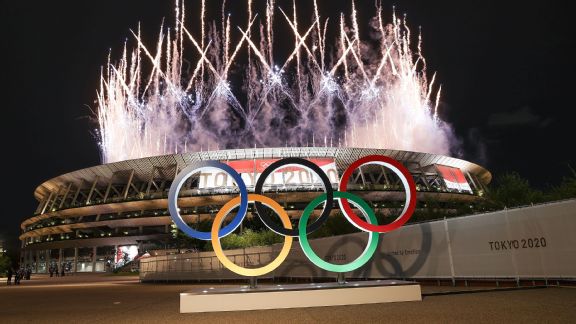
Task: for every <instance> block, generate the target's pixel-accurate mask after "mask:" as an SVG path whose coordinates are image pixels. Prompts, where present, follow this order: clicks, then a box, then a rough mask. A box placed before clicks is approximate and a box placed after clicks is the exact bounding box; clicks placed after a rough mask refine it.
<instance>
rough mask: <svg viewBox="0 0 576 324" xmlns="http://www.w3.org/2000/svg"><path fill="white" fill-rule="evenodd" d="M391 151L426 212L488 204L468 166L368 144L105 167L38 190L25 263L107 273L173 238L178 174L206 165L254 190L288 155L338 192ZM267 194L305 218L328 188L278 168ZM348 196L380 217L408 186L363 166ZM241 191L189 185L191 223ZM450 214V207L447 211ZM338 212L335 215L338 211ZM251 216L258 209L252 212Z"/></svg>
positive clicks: (479, 178) (213, 175)
mask: <svg viewBox="0 0 576 324" xmlns="http://www.w3.org/2000/svg"><path fill="white" fill-rule="evenodd" d="M368 155H385V156H389V157H391V158H394V159H396V160H398V161H400V162H401V163H402V164H403V165H404V166H405V167H406V168H408V170H409V171H410V173H411V174H412V176H413V178H414V181H415V183H416V186H417V191H418V206H417V208H419V207H420V208H421V207H422V206H425V204H426V203H427V202H431V201H434V202H439V203H453V202H470V203H474V202H478V201H481V200H483V198H482V195H483V193H484V192H485V191H486V185H487V184H488V183H489V182H490V181H491V178H492V175H491V174H490V172H489V171H487V170H486V169H484V168H483V167H481V166H479V165H477V164H474V163H471V162H467V161H464V160H460V159H456V158H452V157H447V156H443V155H435V154H428V153H418V152H408V151H396V150H382V149H363V148H331V147H327V148H318V147H303V148H258V149H236V150H220V151H207V152H198V153H182V154H173V155H166V156H156V157H148V158H142V159H136V160H129V161H122V162H116V163H110V164H105V165H99V166H95V167H91V168H86V169H82V170H78V171H74V172H70V173H67V174H64V175H61V176H58V177H56V178H53V179H51V180H48V181H46V182H44V183H42V184H41V185H40V186H38V187H37V188H36V190H35V193H34V194H35V197H36V199H37V200H38V201H39V205H38V208H37V209H36V211H35V213H34V215H33V216H32V217H29V218H26V219H25V220H24V221H23V222H22V223H21V230H22V234H21V236H20V240H21V247H22V251H21V252H22V253H21V262H22V264H24V265H26V266H29V267H31V268H32V271H34V272H39V273H45V272H48V271H49V269H50V268H59V269H62V268H64V269H65V270H66V271H68V272H93V271H95V272H103V271H110V270H112V269H113V268H114V267H116V266H119V265H121V264H123V263H124V262H127V261H129V260H131V259H133V258H134V257H135V256H137V255H139V254H140V255H141V254H142V253H144V252H145V251H150V250H155V249H164V248H167V247H170V246H171V244H172V243H173V242H174V239H173V236H172V231H173V226H172V220H171V218H170V214H169V212H168V192H169V189H170V185H171V184H172V181H173V180H174V178H175V176H176V175H177V174H178V173H179V172H180V171H181V170H182V169H184V168H185V167H187V166H188V165H190V164H192V163H194V162H196V161H203V160H217V161H222V162H224V163H227V164H229V165H230V166H231V167H233V168H234V169H235V170H236V171H238V172H239V173H240V174H241V175H242V178H243V179H244V180H245V183H246V185H247V188H248V191H249V192H253V191H254V182H255V181H254V179H257V177H258V174H259V173H260V172H261V171H262V170H263V169H264V168H265V167H266V166H268V165H269V164H270V163H272V162H273V161H275V160H277V159H281V158H286V157H300V158H305V159H309V160H311V161H312V162H314V163H315V164H317V165H318V166H320V167H321V168H322V170H323V171H325V173H326V174H327V175H328V178H329V179H330V180H331V182H332V183H333V184H332V185H333V187H334V188H335V189H336V183H337V182H338V181H339V177H340V176H341V175H342V172H343V171H344V170H345V169H346V168H347V167H348V166H349V165H350V164H351V163H352V162H354V161H356V160H357V159H359V158H361V157H364V156H368ZM268 178H269V181H268V180H267V182H266V185H265V187H264V189H265V190H264V191H265V192H266V194H267V195H268V196H270V197H272V198H273V199H274V200H276V201H277V202H279V203H280V204H282V205H283V207H284V208H285V209H286V211H287V212H288V214H289V215H290V217H292V218H298V217H299V216H300V215H301V213H302V210H303V209H304V208H305V206H306V205H307V204H308V202H310V201H311V200H312V199H314V197H316V196H317V195H318V194H319V192H320V191H322V186H321V185H320V184H318V183H313V181H310V179H314V177H313V176H311V174H310V173H309V172H308V171H305V170H295V171H294V170H293V171H287V170H282V169H280V170H277V171H276V172H274V173H273V174H272V175H271V176H269V177H268ZM348 191H350V192H353V193H354V194H357V195H358V196H360V197H362V198H363V199H364V200H365V201H367V202H369V203H370V204H371V205H372V206H373V207H374V209H375V210H376V211H377V212H380V213H384V214H386V212H387V211H390V210H392V209H397V208H399V207H400V204H401V203H402V202H403V199H404V188H403V187H402V184H401V182H400V180H399V179H398V178H397V177H396V176H395V175H394V174H393V172H390V171H389V170H386V169H385V168H383V167H380V166H364V167H362V168H361V169H359V170H357V171H356V173H355V174H354V175H353V176H352V177H351V180H350V182H349V184H348ZM237 195H238V190H237V188H236V187H235V186H234V185H233V183H232V182H231V180H229V179H228V178H227V177H226V175H224V174H222V173H219V172H218V171H213V170H211V169H203V170H202V171H201V173H199V174H197V176H194V177H192V178H191V179H189V180H188V181H187V182H186V183H185V184H184V186H183V187H182V190H181V191H180V195H179V197H180V198H179V202H178V205H179V207H180V213H181V214H182V215H183V218H184V219H185V220H186V221H187V222H188V223H191V224H194V223H195V222H199V221H202V220H207V219H213V218H214V216H215V214H216V212H217V211H218V210H219V208H220V207H221V206H222V205H224V204H225V203H226V202H228V201H229V200H230V199H232V198H234V197H236V196H237ZM446 208H448V207H446ZM336 212H337V209H334V210H333V214H334V213H336ZM249 215H250V213H249Z"/></svg>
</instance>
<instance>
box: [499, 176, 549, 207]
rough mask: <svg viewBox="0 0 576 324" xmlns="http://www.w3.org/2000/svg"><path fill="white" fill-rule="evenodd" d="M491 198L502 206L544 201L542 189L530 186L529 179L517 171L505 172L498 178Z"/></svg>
mask: <svg viewBox="0 0 576 324" xmlns="http://www.w3.org/2000/svg"><path fill="white" fill-rule="evenodd" d="M495 182H496V186H495V187H494V188H493V189H492V191H491V192H490V194H489V199H491V200H492V201H493V202H494V203H496V204H498V205H500V206H501V207H516V206H524V205H530V204H532V203H538V202H542V201H544V195H543V194H542V192H541V191H539V190H536V189H534V188H532V187H531V186H530V183H529V182H528V180H526V179H524V178H522V177H521V176H520V175H519V174H518V173H516V172H510V173H505V174H503V175H501V176H500V177H498V178H497V179H496V181H495Z"/></svg>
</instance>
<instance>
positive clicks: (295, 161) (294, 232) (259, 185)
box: [254, 157, 334, 237]
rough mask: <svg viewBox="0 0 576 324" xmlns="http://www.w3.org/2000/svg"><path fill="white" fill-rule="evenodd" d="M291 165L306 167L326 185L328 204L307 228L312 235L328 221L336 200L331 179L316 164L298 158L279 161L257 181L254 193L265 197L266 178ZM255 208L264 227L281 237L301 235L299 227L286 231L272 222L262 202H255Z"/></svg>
mask: <svg viewBox="0 0 576 324" xmlns="http://www.w3.org/2000/svg"><path fill="white" fill-rule="evenodd" d="M291 164H296V165H300V166H304V167H305V168H306V169H308V170H310V171H312V172H314V173H316V174H317V175H318V176H319V177H320V180H322V183H323V185H324V190H325V191H326V203H325V204H324V209H323V210H322V214H321V215H320V217H319V218H318V219H317V220H316V221H314V222H313V223H312V224H310V225H309V226H307V227H306V234H310V233H312V232H314V231H316V230H317V229H319V228H320V226H322V225H323V224H324V223H325V222H326V221H327V220H328V216H330V212H331V211H332V205H333V203H334V201H333V200H334V190H333V189H332V184H331V183H330V179H328V176H327V175H326V173H325V172H324V171H323V170H322V169H321V168H320V167H319V166H318V165H316V164H315V163H313V162H311V161H308V160H305V159H301V158H296V157H290V158H285V159H282V160H278V161H276V162H274V163H272V164H270V165H269V166H268V167H267V168H266V169H265V170H264V171H263V172H262V174H260V177H259V178H258V181H256V186H255V187H254V193H255V194H258V195H263V193H262V187H263V186H264V182H265V181H266V178H268V176H269V175H270V174H271V173H272V172H273V171H275V170H276V169H278V168H280V167H282V166H285V165H291ZM311 180H312V179H311ZM254 206H255V207H256V211H257V213H258V217H260V219H261V220H262V222H263V223H264V225H266V226H268V228H270V229H271V230H272V231H274V232H276V233H278V234H280V235H284V236H293V237H297V236H299V235H300V231H299V230H298V227H296V228H294V229H286V228H284V227H282V226H281V225H277V224H276V223H274V222H272V219H271V218H270V215H269V214H268V212H267V210H266V209H265V208H264V205H262V203H261V202H258V201H255V202H254Z"/></svg>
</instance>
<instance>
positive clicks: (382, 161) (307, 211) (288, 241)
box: [168, 155, 416, 277]
mask: <svg viewBox="0 0 576 324" xmlns="http://www.w3.org/2000/svg"><path fill="white" fill-rule="evenodd" d="M368 164H376V165H380V166H383V167H386V168H388V169H390V170H392V171H393V172H394V173H395V174H396V175H397V176H398V177H399V178H400V181H401V182H402V184H403V186H404V191H405V194H406V195H405V197H406V198H405V202H404V208H403V210H402V212H401V213H400V215H399V216H398V217H397V218H396V219H395V220H394V221H393V222H391V223H390V224H383V225H379V224H378V221H377V219H376V215H375V214H374V211H373V210H372V209H371V208H370V206H369V205H368V203H366V202H365V201H364V200H362V198H360V197H358V196H356V195H354V194H352V193H349V192H347V191H346V189H347V185H348V180H349V179H350V176H352V173H353V172H354V170H356V169H358V168H360V167H362V166H365V165H368ZM288 166H297V167H300V168H304V169H306V170H308V171H310V172H313V173H315V174H316V175H317V176H318V178H319V180H320V182H321V183H322V185H323V187H324V193H323V194H321V195H320V196H318V197H316V198H315V199H314V200H312V201H311V202H310V203H309V204H308V205H307V206H306V208H304V211H303V213H302V216H301V217H300V220H299V222H298V227H297V228H292V224H291V223H290V218H289V217H288V214H287V213H286V211H285V210H284V208H283V207H282V206H281V205H280V204H278V203H277V202H276V201H274V200H272V199H271V198H268V197H266V196H264V195H263V187H264V182H265V181H266V179H267V177H268V176H269V175H270V174H272V173H273V172H274V171H276V170H278V169H280V168H285V167H288ZM206 167H210V168H217V169H221V170H222V171H224V172H226V173H228V174H229V175H230V176H231V177H232V179H233V180H234V182H236V185H237V186H238V189H239V191H240V195H239V197H236V198H234V199H232V200H230V201H229V202H227V203H226V204H225V205H224V206H223V207H222V208H221V209H220V210H219V211H218V213H217V214H216V217H215V219H214V222H213V223H212V228H211V231H210V232H201V231H197V230H194V229H192V228H191V227H190V226H188V224H186V222H185V221H184V219H183V218H182V215H181V214H180V210H179V208H178V193H179V192H180V189H181V188H182V185H184V183H185V182H186V180H188V179H189V178H190V177H191V176H192V175H193V174H194V173H196V172H197V171H198V170H200V169H202V168H206ZM334 199H337V200H338V204H339V207H340V209H341V211H342V213H343V214H344V216H345V217H346V218H347V219H348V221H350V223H352V224H353V225H354V226H356V227H357V228H358V229H360V230H362V231H364V232H368V233H369V238H368V243H367V246H366V248H365V249H364V251H363V252H362V254H361V255H360V256H359V257H358V258H356V259H355V260H354V261H352V262H349V263H346V264H333V263H330V262H327V261H325V260H323V259H322V258H321V257H319V256H318V255H317V254H316V253H315V252H314V251H313V250H312V247H311V246H310V242H309V241H308V234H310V233H312V232H314V231H316V230H317V229H319V228H320V226H322V225H323V224H324V223H325V222H326V220H327V219H328V217H329V215H330V212H331V211H332V208H333V201H334ZM249 202H253V203H254V206H255V208H256V211H257V214H258V217H260V219H261V220H262V222H263V223H264V225H266V226H267V227H268V228H269V229H270V230H272V231H273V232H275V233H277V234H280V235H283V236H284V237H285V240H284V244H283V246H282V249H281V251H280V253H279V254H278V256H277V257H276V259H274V260H273V261H272V262H270V263H269V264H267V265H266V266H263V267H260V268H244V267H240V266H238V265H237V264H235V263H234V262H232V261H230V260H229V259H228V258H227V257H226V255H225V254H224V251H223V250H222V246H221V244H220V239H221V238H222V237H225V236H227V235H228V234H230V233H232V232H234V230H236V228H238V226H240V224H241V223H242V221H243V220H244V218H245V217H246V214H247V210H248V203H249ZM322 203H323V204H324V206H323V208H322V213H321V215H320V217H319V218H318V219H316V221H314V222H313V223H312V224H310V225H308V220H309V219H310V216H311V215H312V213H313V212H314V210H315V209H316V207H317V206H319V205H320V204H322ZM350 203H352V204H353V205H354V206H355V207H356V208H357V209H358V210H360V211H361V212H362V216H363V218H364V219H365V220H363V219H362V218H361V217H359V216H358V215H356V214H355V213H354V211H353V210H352V208H351V206H350ZM238 206H239V208H238V211H237V212H236V215H235V216H234V218H233V219H232V221H231V222H230V223H229V224H228V225H226V226H225V227H224V228H221V227H222V223H223V221H224V219H225V218H226V216H227V215H228V214H229V213H230V212H231V211H232V210H233V209H234V208H236V207H238ZM264 206H266V207H268V208H270V209H272V211H273V212H275V213H276V214H277V215H278V216H279V217H280V220H281V221H282V226H279V225H277V224H275V223H274V222H272V220H271V218H270V215H269V214H268V213H267V211H266V210H265V209H264ZM415 209H416V184H415V183H414V179H413V178H412V176H411V175H410V172H409V171H408V170H407V169H406V168H405V167H404V166H403V165H402V164H401V163H400V162H398V161H396V160H394V159H392V158H390V157H387V156H382V155H369V156H366V157H363V158H361V159H359V160H357V161H355V162H354V163H352V164H351V165H350V166H349V167H348V168H347V169H346V170H345V171H344V173H343V174H342V177H341V179H340V183H339V185H338V191H334V190H333V189H332V184H331V183H330V180H329V179H328V176H327V175H326V174H325V173H324V171H322V169H320V167H318V166H317V165H316V164H314V163H313V162H311V161H308V160H305V159H301V158H294V157H291V158H285V159H281V160H278V161H276V162H274V163H272V164H271V165H269V166H268V167H267V168H266V169H265V170H264V171H263V172H262V174H260V177H259V178H258V180H257V181H256V184H255V186H254V194H248V190H247V189H246V184H245V183H244V181H243V180H242V177H241V176H240V174H239V173H238V172H236V170H234V169H233V168H232V167H230V166H229V165H227V164H225V163H222V162H218V161H200V162H195V163H193V164H192V165H190V166H188V167H187V168H185V169H184V170H182V171H181V172H180V173H179V174H178V175H177V176H176V179H174V182H173V183H172V185H171V186H170V192H169V194H168V210H169V211H170V217H171V218H172V220H173V221H174V223H175V224H176V226H177V227H178V228H179V229H180V230H182V232H184V233H185V234H186V235H187V236H189V237H191V238H196V239H200V240H210V241H211V242H212V247H213V248H214V253H215V254H216V257H217V258H218V260H220V262H221V263H222V264H223V265H224V266H225V267H226V268H228V269H229V270H230V271H232V272H235V273H237V274H239V275H242V276H248V277H257V276H261V275H264V274H266V273H269V272H271V271H273V270H274V269H276V268H277V267H279V266H280V264H282V262H284V260H285V259H286V257H287V256H288V253H289V252H290V248H291V246H292V241H293V238H294V237H298V238H299V242H300V246H301V248H302V251H303V252H304V254H305V255H306V257H308V259H309V260H310V262H312V263H313V264H315V265H316V266H318V267H319V268H322V269H324V270H327V271H333V272H349V271H353V270H356V269H358V268H360V267H361V266H363V265H364V264H366V262H368V261H369V260H370V259H371V258H372V256H373V255H374V253H375V252H376V249H377V247H378V240H379V233H387V232H390V231H393V230H395V229H397V228H399V227H400V226H402V225H404V224H405V223H406V222H407V221H408V220H409V219H410V217H412V214H413V213H414V210H415Z"/></svg>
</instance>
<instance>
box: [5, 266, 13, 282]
mask: <svg viewBox="0 0 576 324" xmlns="http://www.w3.org/2000/svg"><path fill="white" fill-rule="evenodd" d="M13 271H14V270H12V267H8V271H6V272H7V273H6V276H7V277H8V279H6V285H8V286H10V285H11V284H12V276H13V275H14V273H13Z"/></svg>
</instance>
